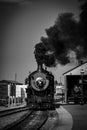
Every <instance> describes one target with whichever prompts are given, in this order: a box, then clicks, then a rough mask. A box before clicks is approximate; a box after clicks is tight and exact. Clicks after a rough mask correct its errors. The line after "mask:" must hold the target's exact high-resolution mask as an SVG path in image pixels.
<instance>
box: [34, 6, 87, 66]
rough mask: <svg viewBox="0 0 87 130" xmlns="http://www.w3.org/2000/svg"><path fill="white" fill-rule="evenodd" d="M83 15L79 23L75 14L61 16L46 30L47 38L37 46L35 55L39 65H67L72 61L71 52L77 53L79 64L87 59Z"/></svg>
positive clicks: (86, 37)
mask: <svg viewBox="0 0 87 130" xmlns="http://www.w3.org/2000/svg"><path fill="white" fill-rule="evenodd" d="M85 6H86V5H85ZM82 9H83V8H82ZM85 10H86V9H85ZM86 12H87V10H86V11H85V13H86ZM82 13H83V10H82V12H81V14H80V20H79V21H77V20H76V19H75V17H74V14H73V13H63V14H60V15H59V16H58V18H57V19H56V22H55V24H54V25H53V26H52V27H50V28H48V29H46V30H45V31H46V34H47V37H41V42H40V43H38V44H36V45H35V51H34V54H35V58H36V61H37V62H38V63H42V64H45V65H46V66H48V67H51V66H56V65H57V64H58V63H59V64H62V65H66V64H67V63H70V61H71V60H70V52H72V51H73V52H75V55H76V59H77V60H78V62H80V61H81V60H82V59H86V58H87V44H86V43H87V35H86V36H84V35H83V34H84V30H83V29H82V28H83V26H87V22H86V25H85V24H84V23H85V22H83V21H82V19H81V18H83V17H82V16H83V14H82ZM85 15H87V13H86V14H85ZM85 21H87V16H86V17H85ZM82 31H83V33H82ZM86 33H87V30H86Z"/></svg>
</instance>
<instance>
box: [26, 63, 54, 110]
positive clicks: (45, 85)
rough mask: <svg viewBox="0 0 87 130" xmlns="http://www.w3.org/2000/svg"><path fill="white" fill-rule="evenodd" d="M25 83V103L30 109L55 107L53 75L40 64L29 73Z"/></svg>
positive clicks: (50, 108)
mask: <svg viewBox="0 0 87 130" xmlns="http://www.w3.org/2000/svg"><path fill="white" fill-rule="evenodd" d="M26 84H28V86H27V89H26V93H27V105H28V106H29V108H30V109H34V110H53V109H55V104H54V76H53V74H52V73H51V72H49V71H47V70H46V69H44V68H43V65H42V64H38V67H37V70H36V71H34V72H32V73H31V74H29V76H28V78H27V79H26Z"/></svg>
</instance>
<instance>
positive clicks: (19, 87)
mask: <svg viewBox="0 0 87 130" xmlns="http://www.w3.org/2000/svg"><path fill="white" fill-rule="evenodd" d="M16 97H21V85H16Z"/></svg>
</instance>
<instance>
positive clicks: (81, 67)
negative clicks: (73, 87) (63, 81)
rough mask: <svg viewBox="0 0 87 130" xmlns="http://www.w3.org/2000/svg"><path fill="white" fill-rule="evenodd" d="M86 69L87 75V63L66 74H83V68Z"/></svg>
mask: <svg viewBox="0 0 87 130" xmlns="http://www.w3.org/2000/svg"><path fill="white" fill-rule="evenodd" d="M82 69H83V70H84V75H87V63H85V64H83V65H81V66H79V67H77V68H75V69H73V70H71V71H69V72H68V73H66V74H65V75H64V76H66V75H81V70H82Z"/></svg>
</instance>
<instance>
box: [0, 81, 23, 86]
mask: <svg viewBox="0 0 87 130" xmlns="http://www.w3.org/2000/svg"><path fill="white" fill-rule="evenodd" d="M0 83H6V84H10V83H12V84H17V85H23V84H22V83H19V82H17V81H13V80H1V81H0Z"/></svg>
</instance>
